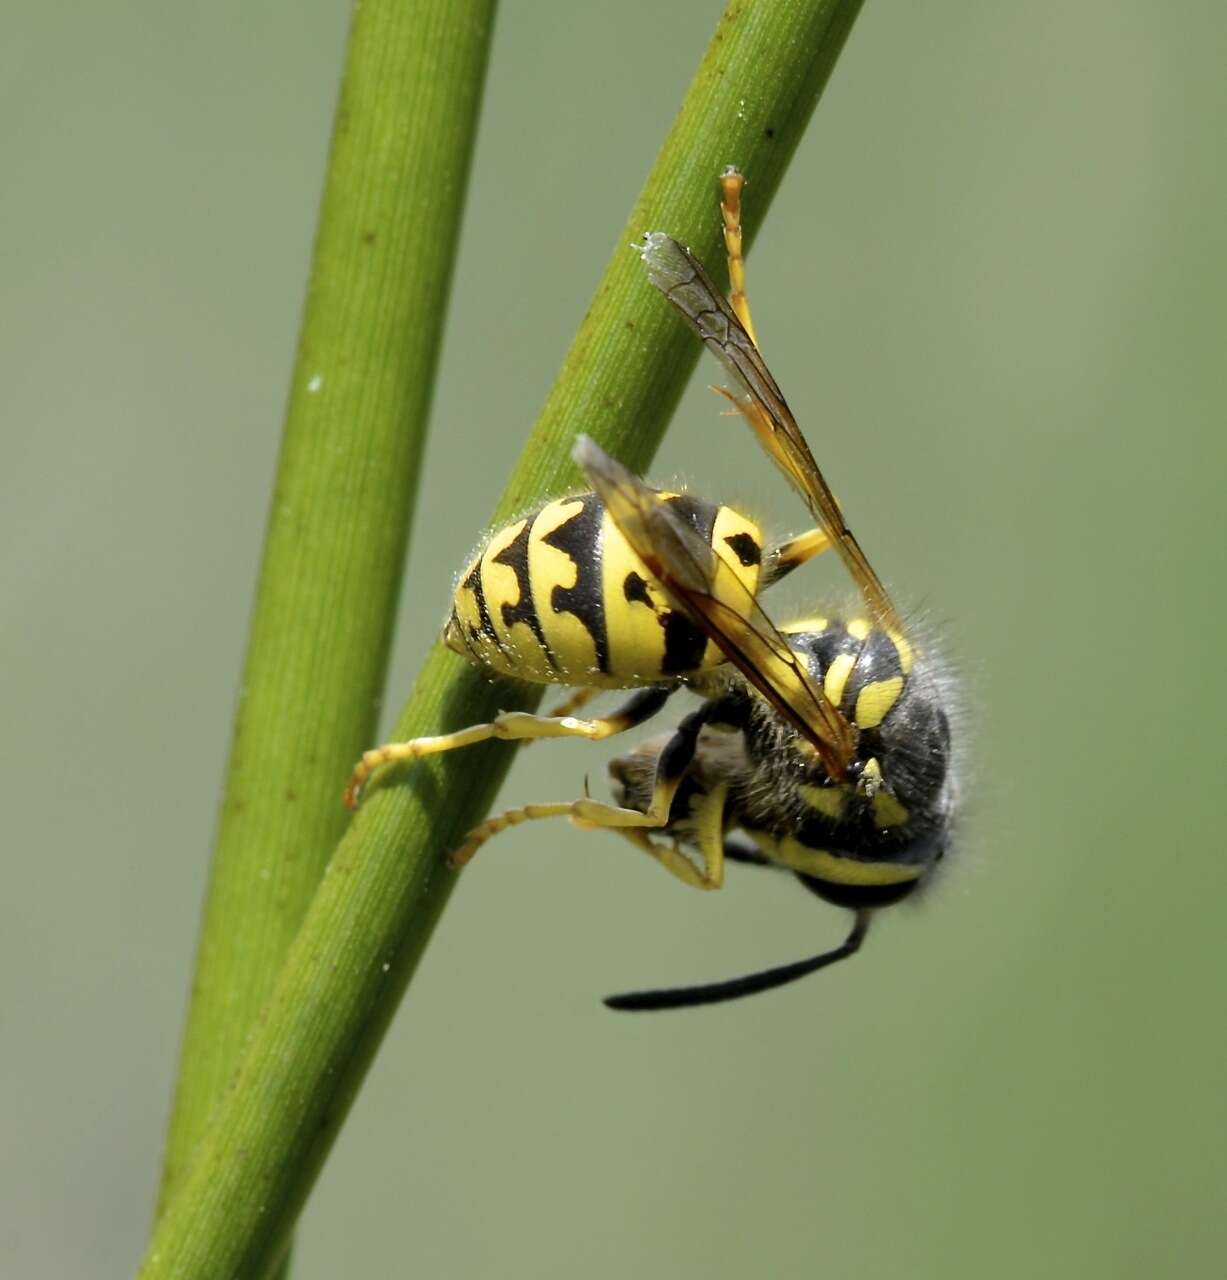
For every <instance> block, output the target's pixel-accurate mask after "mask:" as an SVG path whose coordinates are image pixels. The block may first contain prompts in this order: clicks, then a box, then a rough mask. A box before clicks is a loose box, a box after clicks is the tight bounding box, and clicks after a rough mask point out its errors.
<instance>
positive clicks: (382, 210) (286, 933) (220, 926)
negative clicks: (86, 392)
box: [160, 0, 493, 1207]
mask: <svg viewBox="0 0 1227 1280" xmlns="http://www.w3.org/2000/svg"><path fill="white" fill-rule="evenodd" d="M492 19H493V0H463V2H461V3H458V2H457V0H411V2H406V0H365V3H364V4H363V5H362V6H361V7H360V8H357V9H356V10H355V15H354V21H353V27H352V31H351V34H350V43H349V51H348V58H347V65H346V69H345V76H344V82H343V84H342V87H341V93H340V100H339V103H338V107H337V114H336V126H335V132H334V136H333V140H332V148H331V154H330V157H329V162H328V171H327V177H326V182H325V190H324V196H323V203H322V207H321V214H320V223H319V229H318V234H317V239H316V243H315V252H314V258H313V262H312V266H311V277H310V283H309V288H308V293H307V299H306V305H305V310H304V315H303V321H302V332H301V337H300V341H299V347H298V355H297V360H296V362H295V367H294V373H293V380H292V383H291V389H290V396H289V404H288V408H287V412H286V420H285V428H284V433H283V439H282V448H281V457H280V462H279V467H278V472H277V479H276V488H275V491H274V494H273V500H272V509H271V512H270V515H269V522H268V529H267V535H266V541H265V550H264V561H263V566H262V570H261V574H260V582H259V587H258V590H257V594H256V601H255V609H254V614H253V620H252V627H251V635H250V639H249V643H248V651H247V658H246V665H245V670H244V673H243V681H242V688H241V691H240V697H239V706H238V712H237V716H236V721H235V729H234V739H233V745H232V748H231V754H230V761H229V768H228V773H227V777H226V783H225V792H224V797H223V802H222V809H221V815H220V820H219V827H218V832H217V845H216V850H215V853H214V859H213V866H212V876H211V880H210V885H209V894H208V899H207V902H206V906H205V914H204V921H203V926H202V930H201V938H200V945H199V953H198V956H197V962H196V973H195V980H194V983H193V988H192V1001H191V1005H190V1007H189V1011H188V1019H187V1026H186V1030H185V1034H184V1041H183V1050H182V1056H181V1061H180V1073H179V1079H178V1085H177V1090H176V1095H175V1103H174V1110H173V1113H172V1116H171V1123H170V1131H169V1135H168V1139H167V1147H166V1154H165V1163H164V1167H163V1172H162V1185H161V1191H160V1207H163V1206H165V1204H166V1203H167V1202H168V1201H169V1199H170V1198H171V1196H172V1195H173V1193H174V1191H175V1189H176V1187H177V1186H178V1184H179V1182H180V1180H181V1178H182V1176H183V1172H184V1170H185V1168H186V1167H187V1165H188V1164H189V1162H190V1157H191V1153H192V1150H193V1148H194V1147H195V1145H196V1143H197V1142H198V1141H199V1139H200V1136H201V1134H202V1133H203V1132H204V1130H205V1127H206V1123H207V1120H208V1116H209V1113H210V1111H211V1110H212V1108H213V1107H214V1106H215V1105H216V1103H217V1101H218V1099H219V1098H220V1097H221V1096H222V1094H223V1092H224V1090H225V1086H226V1084H227V1083H228V1082H229V1081H230V1079H231V1077H232V1076H233V1074H234V1070H235V1067H236V1066H237V1064H238V1060H239V1056H240V1051H241V1049H242V1046H243V1044H244V1042H245V1040H246V1038H247V1036H248V1034H249V1033H250V1031H251V1027H252V1024H253V1022H254V1021H255V1018H256V1015H257V1014H258V1013H259V1011H260V1008H261V1007H262V1006H263V1005H264V1003H265V1002H266V1001H267V999H268V996H269V993H270V991H271V989H272V985H273V981H274V979H275V978H276V975H277V972H278V970H279V968H280V967H281V964H282V962H283V960H284V959H285V954H286V952H287V950H288V948H289V945H290V942H291V940H292V939H293V937H294V934H295V933H296V932H297V930H298V927H299V925H300V924H301V922H302V917H303V915H304V914H305V913H306V910H307V906H308V904H309V903H310V900H311V895H312V894H313V893H314V892H315V890H316V888H317V887H318V885H319V881H320V877H321V876H322V874H323V870H324V866H325V864H326V862H327V859H328V855H329V854H330V853H331V851H332V849H333V847H334V846H335V845H336V842H337V839H338V838H339V837H340V835H341V832H342V830H343V828H344V825H345V815H344V813H343V812H342V811H341V809H340V808H339V806H338V804H337V779H338V778H339V777H341V776H343V774H344V772H345V771H346V770H347V769H348V767H349V765H350V763H351V762H352V760H353V758H354V754H355V752H360V751H361V750H362V748H363V747H364V746H366V745H368V744H369V742H370V738H371V735H372V733H373V732H374V730H375V723H376V714H377V709H378V705H379V698H380V693H381V690H382V687H383V683H384V679H385V671H386V664H387V658H388V651H389V645H390V638H391V634H392V628H393V622H394V617H395V612H396V601H397V595H398V590H399V584H400V580H401V576H402V573H401V569H402V565H403V562H404V552H405V540H406V535H407V531H408V528H409V522H410V519H411V516H412V511H413V504H414V497H415V493H416V488H417V474H418V463H419V459H420V457H421V452H422V442H423V439H424V437H425V432H426V422H427V416H428V412H429V407H430V389H431V386H432V384H433V381H434V372H435V365H436V362H437V355H438V351H439V342H440V333H441V327H442V326H441V323H440V320H441V317H442V314H443V312H444V309H445V306H446V300H447V293H448V286H449V283H450V280H451V273H452V264H453V261H454V258H455V249H456V240H457V229H458V227H459V223H460V215H461V211H462V204H463V197H464V190H465V184H466V179H467V175H468V169H469V162H470V157H471V154H472V147H473V138H474V133H475V130H476V123H477V116H478V108H479V104H480V99H481V89H482V83H483V79H484V74H485V66H486V61H487V51H488V46H489V37H490V29H491V23H492ZM428 73H429V74H428Z"/></svg>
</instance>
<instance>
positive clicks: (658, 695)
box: [344, 687, 673, 809]
mask: <svg viewBox="0 0 1227 1280" xmlns="http://www.w3.org/2000/svg"><path fill="white" fill-rule="evenodd" d="M672 692H673V689H672V688H661V687H653V688H649V689H640V690H639V691H638V692H637V693H636V694H635V695H634V696H633V697H631V698H630V699H628V701H627V702H626V703H625V704H624V705H623V706H622V707H620V708H619V709H618V710H617V711H615V712H613V713H612V714H610V715H608V716H604V717H601V718H600V719H597V720H577V719H576V718H575V717H574V716H535V715H532V714H530V713H529V712H527V711H504V712H501V713H500V714H499V715H497V716H495V718H494V719H493V720H492V721H490V723H489V724H474V725H470V726H469V727H468V728H467V729H458V730H457V731H456V732H455V733H443V734H439V735H438V736H437V737H431V738H411V739H410V740H409V741H408V742H386V743H384V745H383V746H381V747H372V748H371V749H370V751H366V752H364V753H363V755H362V759H361V760H359V761H358V763H357V764H356V765H355V766H354V771H353V773H352V774H350V778H349V785H348V786H347V787H346V788H345V797H344V799H345V807H346V808H347V809H356V808H357V807H358V799H359V796H360V794H361V791H362V788H363V786H364V785H365V784H366V781H367V779H368V778H369V777H370V776H371V774H372V773H373V772H374V771H375V770H376V769H378V768H379V767H380V765H385V764H402V763H404V762H406V761H410V760H420V759H421V758H422V757H423V756H433V755H438V754H439V753H440V752H442V751H455V750H457V749H458V748H460V747H471V746H474V745H475V744H476V743H479V742H488V741H490V739H491V738H498V739H501V740H503V741H506V742H516V741H524V740H525V739H532V738H588V739H589V740H590V741H593V742H600V741H601V740H602V739H603V738H609V737H612V736H613V735H614V734H615V733H624V732H625V731H626V730H627V729H632V728H634V727H635V725H638V724H642V723H643V721H644V720H646V719H647V718H648V717H649V716H651V715H654V714H655V713H656V712H657V711H659V710H660V708H661V707H662V706H664V704H665V701H666V700H667V699H668V697H669V695H670V694H671V693H672Z"/></svg>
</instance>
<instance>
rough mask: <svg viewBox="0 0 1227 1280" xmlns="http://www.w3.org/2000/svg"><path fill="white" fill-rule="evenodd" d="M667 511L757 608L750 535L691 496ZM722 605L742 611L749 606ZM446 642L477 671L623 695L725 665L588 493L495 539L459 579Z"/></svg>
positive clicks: (751, 527)
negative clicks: (484, 669) (708, 550)
mask: <svg viewBox="0 0 1227 1280" xmlns="http://www.w3.org/2000/svg"><path fill="white" fill-rule="evenodd" d="M667 500H668V501H669V502H670V503H672V504H674V505H675V506H676V508H677V510H678V511H679V513H680V514H682V515H683V516H684V517H685V519H686V520H687V521H688V522H689V523H690V524H691V525H692V526H693V528H694V529H695V530H696V531H697V532H698V534H699V535H700V537H702V538H703V539H704V541H705V542H707V543H708V544H709V545H710V546H711V547H712V548H713V550H714V551H715V553H716V554H717V555H718V556H720V557H721V559H723V560H724V561H725V562H726V563H727V564H728V565H729V567H730V568H731V569H732V570H733V573H734V574H735V575H736V578H737V580H738V581H739V582H740V583H741V584H742V586H744V587H745V589H746V590H747V591H748V592H749V594H750V596H754V595H755V594H756V593H757V591H758V584H759V575H760V570H761V567H762V559H763V539H762V534H761V533H760V531H759V529H758V527H757V525H755V524H754V522H753V521H751V520H749V519H748V518H747V517H746V516H743V515H742V514H741V513H740V512H737V511H734V510H733V509H732V508H731V507H724V506H717V505H715V504H713V503H709V502H703V501H701V500H700V499H698V498H694V497H691V496H690V495H688V494H674V495H669V496H668V498H667ZM727 603H729V604H730V605H732V606H733V607H735V608H740V609H744V598H742V600H741V602H740V603H739V602H738V601H737V600H735V599H729V600H728V601H727ZM444 639H445V640H446V641H447V644H448V645H449V647H450V648H452V649H454V650H455V651H456V652H457V653H460V654H463V655H464V656H465V657H467V658H469V659H470V660H471V661H473V662H475V663H477V664H478V665H480V666H484V667H488V668H489V669H490V670H492V671H495V672H498V673H500V674H502V675H509V676H515V677H517V678H519V679H521V680H529V681H533V682H535V683H541V684H573V685H589V686H596V687H598V688H613V689H625V688H632V687H635V686H639V685H651V684H660V683H662V682H667V681H673V680H678V679H680V678H683V677H685V676H688V675H694V674H698V673H700V672H703V671H707V670H710V669H711V668H712V667H715V666H718V665H719V664H720V663H721V662H723V661H724V656H723V654H721V652H720V650H719V649H717V648H716V646H715V645H714V644H712V643H711V642H710V641H709V640H708V639H707V638H706V637H705V636H704V635H703V633H702V632H701V631H700V630H699V629H698V628H697V627H696V626H695V625H694V624H693V623H692V622H690V620H689V619H688V618H685V617H683V616H682V614H680V613H678V612H677V611H675V610H673V609H671V608H670V607H669V604H668V602H667V600H666V598H665V595H664V593H663V591H662V590H661V588H660V586H659V584H658V583H657V582H656V580H655V579H654V578H653V577H652V575H651V574H650V573H649V572H648V570H647V568H646V566H645V565H644V563H643V561H642V560H640V559H639V557H638V556H637V555H636V554H635V553H634V552H633V551H632V550H631V548H630V547H629V546H628V544H627V542H626V540H625V538H623V537H622V535H621V534H620V533H619V532H618V530H617V527H616V526H615V525H614V523H613V521H612V520H611V518H610V516H609V514H608V512H607V511H606V510H605V507H604V504H603V503H602V502H601V500H600V498H598V497H597V495H596V494H594V493H581V494H578V495H577V496H575V497H571V498H559V499H557V500H556V501H554V502H550V503H547V504H546V505H545V506H544V507H542V508H541V509H540V510H538V511H535V512H533V513H531V514H530V515H527V516H524V517H523V518H522V519H520V520H516V521H514V522H513V523H511V524H509V525H507V526H506V527H505V528H502V529H499V530H498V531H497V532H496V533H495V534H494V535H493V536H492V537H491V538H490V539H489V541H488V542H487V543H486V545H485V546H484V547H483V548H482V550H481V551H480V552H479V554H478V555H477V556H476V557H475V558H474V559H473V560H472V562H471V563H470V564H469V565H468V566H467V567H466V569H465V570H464V573H463V574H462V575H461V577H460V581H459V584H458V585H457V587H456V594H455V598H454V600H453V602H452V613H451V617H450V618H449V619H448V623H447V627H446V628H445V630H444Z"/></svg>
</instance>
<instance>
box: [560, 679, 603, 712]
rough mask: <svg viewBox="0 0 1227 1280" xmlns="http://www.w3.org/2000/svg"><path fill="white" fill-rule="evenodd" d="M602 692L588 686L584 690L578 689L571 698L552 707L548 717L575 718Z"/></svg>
mask: <svg viewBox="0 0 1227 1280" xmlns="http://www.w3.org/2000/svg"><path fill="white" fill-rule="evenodd" d="M601 692H602V690H600V689H598V688H596V686H595V685H587V686H585V687H584V688H582V689H576V690H575V692H574V693H573V694H572V695H571V696H570V697H569V698H566V699H564V700H563V701H562V702H560V703H559V704H558V705H557V706H556V707H551V708H550V709H549V711H547V712H546V715H548V716H551V717H553V718H554V719H557V718H558V717H559V716H573V715H574V714H575V713H576V712H577V711H582V710H583V709H584V708H585V707H586V706H587V705H588V704H589V703H590V702H591V701H592V699H593V698H595V697H596V696H597V695H598V694H599V693H601Z"/></svg>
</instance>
